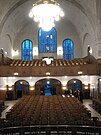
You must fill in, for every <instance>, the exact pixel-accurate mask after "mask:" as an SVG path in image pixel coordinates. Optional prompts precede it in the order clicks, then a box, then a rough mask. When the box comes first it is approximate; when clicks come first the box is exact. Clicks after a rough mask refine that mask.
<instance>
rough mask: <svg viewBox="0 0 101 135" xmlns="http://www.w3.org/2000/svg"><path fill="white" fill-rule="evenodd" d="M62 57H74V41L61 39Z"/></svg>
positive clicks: (70, 58) (71, 58) (68, 58)
mask: <svg viewBox="0 0 101 135" xmlns="http://www.w3.org/2000/svg"><path fill="white" fill-rule="evenodd" d="M63 59H64V60H73V59H74V43H73V41H72V40H71V39H65V40H64V41H63Z"/></svg>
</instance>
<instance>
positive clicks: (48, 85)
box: [35, 78, 62, 96]
mask: <svg viewBox="0 0 101 135" xmlns="http://www.w3.org/2000/svg"><path fill="white" fill-rule="evenodd" d="M35 93H36V95H45V96H51V95H56V94H62V90H61V82H60V81H59V80H57V79H52V78H50V79H47V78H46V79H41V80H39V81H37V82H36V83H35Z"/></svg>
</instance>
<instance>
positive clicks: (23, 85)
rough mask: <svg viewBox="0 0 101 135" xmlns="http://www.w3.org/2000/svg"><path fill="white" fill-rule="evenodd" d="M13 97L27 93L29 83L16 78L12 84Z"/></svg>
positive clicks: (16, 97) (19, 96)
mask: <svg viewBox="0 0 101 135" xmlns="http://www.w3.org/2000/svg"><path fill="white" fill-rule="evenodd" d="M14 90H15V99H18V98H21V97H23V96H24V95H28V94H29V83H28V82H27V81H26V80H18V81H16V82H15V84H14Z"/></svg>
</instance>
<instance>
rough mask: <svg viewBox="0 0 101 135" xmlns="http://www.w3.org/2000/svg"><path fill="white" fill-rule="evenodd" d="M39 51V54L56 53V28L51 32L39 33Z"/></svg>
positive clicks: (41, 31) (40, 31)
mask: <svg viewBox="0 0 101 135" xmlns="http://www.w3.org/2000/svg"><path fill="white" fill-rule="evenodd" d="M38 50H39V53H45V52H49V53H56V51H57V32H56V29H55V28H52V29H51V30H50V31H43V30H42V29H41V28H40V29H39V31H38Z"/></svg>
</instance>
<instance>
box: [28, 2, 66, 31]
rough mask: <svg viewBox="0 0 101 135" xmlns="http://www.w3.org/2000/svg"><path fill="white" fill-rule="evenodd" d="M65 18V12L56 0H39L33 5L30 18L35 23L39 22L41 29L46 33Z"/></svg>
mask: <svg viewBox="0 0 101 135" xmlns="http://www.w3.org/2000/svg"><path fill="white" fill-rule="evenodd" d="M63 16H64V12H63V10H62V9H61V8H60V6H59V3H57V2H56V1H55V0H39V1H38V2H36V3H35V4H33V8H32V9H31V10H30V13H29V17H30V18H33V19H34V21H35V22H39V27H41V28H42V29H43V30H44V31H49V30H51V29H52V27H54V26H55V23H54V22H55V21H59V20H60V18H61V17H63Z"/></svg>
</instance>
